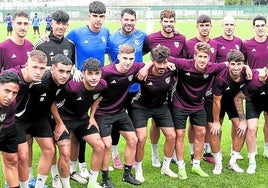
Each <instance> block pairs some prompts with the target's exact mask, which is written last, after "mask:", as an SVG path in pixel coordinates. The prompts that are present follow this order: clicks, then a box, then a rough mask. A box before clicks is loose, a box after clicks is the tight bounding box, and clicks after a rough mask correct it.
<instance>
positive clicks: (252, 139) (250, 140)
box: [234, 22, 268, 174]
mask: <svg viewBox="0 0 268 188" xmlns="http://www.w3.org/2000/svg"><path fill="white" fill-rule="evenodd" d="M256 24H257V22H256ZM263 70H264V71H265V73H266V76H265V78H262V77H260V76H259V74H255V75H253V78H252V80H251V81H249V82H248V83H247V84H246V85H245V86H244V87H243V88H242V89H241V91H240V92H239V93H238V94H237V95H236V96H235V98H234V102H235V107H236V110H237V113H238V116H239V120H240V122H239V127H238V129H237V134H238V135H240V136H241V137H242V136H244V135H246V142H247V149H248V158H249V164H248V168H247V173H248V174H254V173H255V172H256V167H257V164H256V159H255V155H256V153H255V152H256V144H257V130H258V119H259V116H260V114H261V112H262V111H267V110H268V108H267V106H268V104H267V93H268V85H267V80H266V79H267V72H268V71H267V65H266V67H264V68H263ZM243 99H246V100H247V101H246V115H245V113H244V107H243Z"/></svg>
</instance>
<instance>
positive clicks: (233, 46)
mask: <svg viewBox="0 0 268 188" xmlns="http://www.w3.org/2000/svg"><path fill="white" fill-rule="evenodd" d="M235 27H236V23H235V19H234V17H232V16H230V15H227V16H225V17H224V18H223V21H222V28H223V34H222V35H221V36H219V37H216V38H214V40H216V41H217V43H218V49H217V62H218V63H219V62H225V61H227V53H228V52H229V51H230V50H241V49H242V45H243V42H242V40H241V39H240V38H238V37H236V36H234V30H235ZM234 128H236V127H235V126H232V130H231V138H232V140H233V139H234V137H235V135H236V134H235V130H234ZM238 159H243V156H242V155H240V154H239V156H238Z"/></svg>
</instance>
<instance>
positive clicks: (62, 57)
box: [51, 54, 73, 65]
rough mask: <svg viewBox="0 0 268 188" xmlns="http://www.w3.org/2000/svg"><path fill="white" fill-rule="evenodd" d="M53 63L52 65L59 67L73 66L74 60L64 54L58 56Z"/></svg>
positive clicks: (53, 59)
mask: <svg viewBox="0 0 268 188" xmlns="http://www.w3.org/2000/svg"><path fill="white" fill-rule="evenodd" d="M51 61H52V65H53V64H54V65H57V64H58V63H61V64H63V65H73V62H72V60H71V59H70V58H69V57H67V56H66V55H64V54H56V55H55V56H54V57H53V58H52V60H51Z"/></svg>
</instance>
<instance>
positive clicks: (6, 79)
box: [0, 71, 21, 85]
mask: <svg viewBox="0 0 268 188" xmlns="http://www.w3.org/2000/svg"><path fill="white" fill-rule="evenodd" d="M10 82H11V83H15V84H18V85H20V82H21V80H20V78H19V76H18V75H17V74H16V73H15V72H9V71H5V72H3V73H1V74H0V84H5V83H10Z"/></svg>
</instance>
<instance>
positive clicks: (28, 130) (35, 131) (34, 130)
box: [16, 118, 53, 144]
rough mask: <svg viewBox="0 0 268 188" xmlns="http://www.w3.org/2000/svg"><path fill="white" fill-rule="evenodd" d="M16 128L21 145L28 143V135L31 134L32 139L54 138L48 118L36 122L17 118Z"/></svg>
mask: <svg viewBox="0 0 268 188" xmlns="http://www.w3.org/2000/svg"><path fill="white" fill-rule="evenodd" d="M16 128H17V132H18V143H19V144H21V143H24V142H26V135H27V134H30V135H31V136H32V137H40V138H51V137H52V136H53V134H52V129H51V125H50V123H49V121H48V118H42V119H40V120H35V121H32V120H31V121H29V120H23V119H21V118H16Z"/></svg>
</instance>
